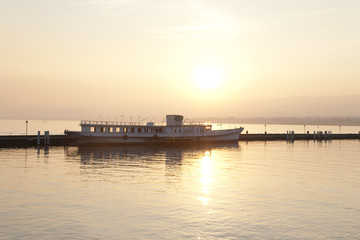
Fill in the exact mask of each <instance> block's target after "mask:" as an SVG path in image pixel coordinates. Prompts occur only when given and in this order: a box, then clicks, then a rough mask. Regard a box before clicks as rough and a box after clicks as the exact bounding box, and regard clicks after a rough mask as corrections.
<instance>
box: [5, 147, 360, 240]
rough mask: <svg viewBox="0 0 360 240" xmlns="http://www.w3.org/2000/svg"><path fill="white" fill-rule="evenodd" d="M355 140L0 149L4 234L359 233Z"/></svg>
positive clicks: (144, 236) (358, 171)
mask: <svg viewBox="0 0 360 240" xmlns="http://www.w3.org/2000/svg"><path fill="white" fill-rule="evenodd" d="M359 155H360V141H358V140H351V141H350V140H346V141H335V140H333V141H330V142H313V141H295V142H294V143H292V144H288V143H286V142H249V143H246V142H239V145H237V144H230V145H223V146H202V147H182V148H162V147H116V148H85V149H84V148H80V149H78V148H77V147H69V148H64V147H51V148H50V150H49V152H48V153H46V152H44V150H43V149H41V150H40V153H37V150H36V149H33V148H29V149H0V184H1V185H0V186H1V187H0V198H1V201H0V229H1V234H0V235H1V237H2V239H29V238H30V239H35V238H36V239H54V238H56V239H219V238H223V239H359V238H360V231H359V229H360V221H359V219H360V204H359V203H360V190H359V189H360V185H359V183H360V162H359Z"/></svg>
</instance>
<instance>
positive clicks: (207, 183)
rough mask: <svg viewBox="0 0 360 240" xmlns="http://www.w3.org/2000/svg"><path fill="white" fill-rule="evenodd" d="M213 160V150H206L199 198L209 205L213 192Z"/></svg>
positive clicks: (202, 164)
mask: <svg viewBox="0 0 360 240" xmlns="http://www.w3.org/2000/svg"><path fill="white" fill-rule="evenodd" d="M212 174H213V162H212V159H211V151H206V152H205V156H204V157H203V158H202V159H201V178H200V183H201V196H199V197H198V200H199V201H200V202H201V204H202V205H208V204H209V201H210V198H209V195H210V193H211V184H212V181H213V176H212Z"/></svg>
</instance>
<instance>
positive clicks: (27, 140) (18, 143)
mask: <svg viewBox="0 0 360 240" xmlns="http://www.w3.org/2000/svg"><path fill="white" fill-rule="evenodd" d="M78 137H79V135H76V134H72V135H50V136H49V142H48V146H77V145H78ZM337 139H360V133H359V134H356V133H344V134H298V133H297V134H286V133H285V134H281V133H279V134H260V133H259V134H246V133H245V134H240V137H239V141H297V140H314V141H327V140H337ZM45 140H46V139H45V136H44V135H41V136H40V138H39V140H38V135H27V136H25V135H10V136H0V148H3V147H36V146H44V145H47V144H46V141H45Z"/></svg>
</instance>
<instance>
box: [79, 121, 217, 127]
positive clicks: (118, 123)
mask: <svg viewBox="0 0 360 240" xmlns="http://www.w3.org/2000/svg"><path fill="white" fill-rule="evenodd" d="M80 125H105V126H112V125H127V126H148V125H147V123H144V122H119V121H90V120H81V123H80ZM210 125H212V124H211V123H200V122H198V123H195V122H184V123H183V125H182V127H192V126H194V127H196V126H210ZM156 126H160V127H161V126H166V125H165V124H155V125H154V127H156Z"/></svg>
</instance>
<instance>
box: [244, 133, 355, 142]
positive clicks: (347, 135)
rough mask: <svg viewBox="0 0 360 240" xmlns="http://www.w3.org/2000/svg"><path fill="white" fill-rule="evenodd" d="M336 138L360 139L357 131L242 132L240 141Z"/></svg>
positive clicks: (321, 139)
mask: <svg viewBox="0 0 360 240" xmlns="http://www.w3.org/2000/svg"><path fill="white" fill-rule="evenodd" d="M333 139H334V140H336V139H342V140H345V139H360V134H357V133H341V134H339V133H338V134H334V133H332V134H325V133H322V134H311V133H309V134H306V133H305V134H299V133H295V134H286V133H284V134H281V133H279V134H246V133H245V134H240V137H239V141H295V140H314V141H323V140H333Z"/></svg>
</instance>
